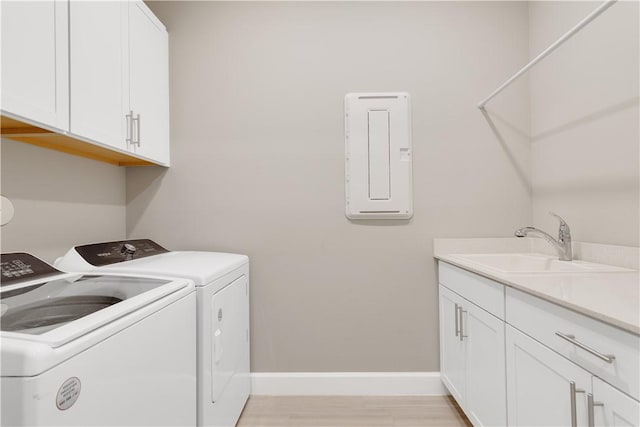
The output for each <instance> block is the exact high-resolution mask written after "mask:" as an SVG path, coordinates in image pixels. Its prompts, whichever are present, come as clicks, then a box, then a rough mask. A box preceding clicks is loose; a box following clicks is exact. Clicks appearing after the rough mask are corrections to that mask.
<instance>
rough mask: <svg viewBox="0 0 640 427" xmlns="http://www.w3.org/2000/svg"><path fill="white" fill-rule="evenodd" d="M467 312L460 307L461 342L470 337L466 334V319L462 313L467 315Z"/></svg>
mask: <svg viewBox="0 0 640 427" xmlns="http://www.w3.org/2000/svg"><path fill="white" fill-rule="evenodd" d="M466 312H467V310H463V309H462V306H460V341H463V340H464V339H465V338H467V337H468V336H467V335H465V334H464V319H463V318H462V313H466Z"/></svg>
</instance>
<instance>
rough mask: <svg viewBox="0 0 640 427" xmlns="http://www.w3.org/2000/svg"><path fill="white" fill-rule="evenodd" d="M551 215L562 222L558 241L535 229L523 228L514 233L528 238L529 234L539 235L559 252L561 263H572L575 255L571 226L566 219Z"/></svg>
mask: <svg viewBox="0 0 640 427" xmlns="http://www.w3.org/2000/svg"><path fill="white" fill-rule="evenodd" d="M549 215H553V216H555V217H556V218H557V219H558V221H560V228H559V229H558V240H556V239H554V238H553V237H552V236H550V235H549V234H547V233H545V232H544V231H542V230H539V229H537V228H535V227H523V228H519V229H517V230H516V231H515V233H513V234H514V235H515V236H516V237H526V236H527V234H529V233H536V234H539V235H540V237H542V238H543V239H545V240H546V241H547V242H549V243H550V244H551V246H553V247H554V248H556V250H557V251H558V258H559V259H560V260H561V261H571V260H572V259H573V253H572V251H571V229H569V224H567V223H566V222H565V220H564V219H562V218H561V217H560V215H557V214H555V213H553V212H549Z"/></svg>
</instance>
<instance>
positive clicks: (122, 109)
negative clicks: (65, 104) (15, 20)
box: [70, 1, 129, 150]
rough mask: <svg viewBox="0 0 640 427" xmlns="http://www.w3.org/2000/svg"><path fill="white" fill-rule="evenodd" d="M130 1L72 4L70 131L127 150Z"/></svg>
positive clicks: (75, 2)
mask: <svg viewBox="0 0 640 427" xmlns="http://www.w3.org/2000/svg"><path fill="white" fill-rule="evenodd" d="M127 15H128V9H127V3H126V2H119V1H104V2H102V1H100V2H90V1H71V5H70V23H71V25H70V46H71V57H70V59H71V60H70V64H71V65H70V69H71V85H70V87H71V132H72V133H74V134H76V135H79V136H82V137H84V138H87V139H90V140H92V141H95V142H98V143H101V144H105V145H109V146H111V147H115V148H118V149H121V150H126V149H127V145H126V137H127V136H126V132H127V127H126V126H127V124H128V123H127V119H126V114H127V112H128V111H127V110H128V106H129V88H128V83H129V82H128V78H127V67H128V64H127V54H126V52H127V26H128V19H127Z"/></svg>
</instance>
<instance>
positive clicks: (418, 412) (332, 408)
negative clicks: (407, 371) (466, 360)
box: [237, 396, 471, 427]
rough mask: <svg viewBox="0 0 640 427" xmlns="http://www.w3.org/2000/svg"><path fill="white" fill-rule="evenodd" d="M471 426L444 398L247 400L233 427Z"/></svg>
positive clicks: (263, 397) (265, 397) (288, 397)
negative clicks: (235, 425)
mask: <svg viewBox="0 0 640 427" xmlns="http://www.w3.org/2000/svg"><path fill="white" fill-rule="evenodd" d="M260 426H270V427H274V426H279V427H307V426H314V427H348V426H349V427H351V426H360V427H374V426H385V427H392V426H412V427H429V426H433V427H449V426H461V427H467V426H469V427H470V426H471V423H469V421H468V420H467V418H466V417H465V416H464V414H463V413H462V411H461V410H460V408H459V407H458V406H457V405H456V403H455V402H454V401H453V399H451V398H449V397H444V396H419V397H418V396H416V397H412V396H408V397H395V396H394V397H364V396H362V397H359V396H358V397H352V396H251V397H250V398H249V401H248V402H247V405H246V406H245V408H244V412H243V413H242V416H241V417H240V421H239V422H238V424H237V427H260Z"/></svg>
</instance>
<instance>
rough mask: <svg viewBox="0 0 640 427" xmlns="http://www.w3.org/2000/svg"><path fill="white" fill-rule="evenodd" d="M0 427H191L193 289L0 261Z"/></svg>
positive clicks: (15, 256) (186, 284) (180, 282)
mask: <svg viewBox="0 0 640 427" xmlns="http://www.w3.org/2000/svg"><path fill="white" fill-rule="evenodd" d="M0 264H1V266H2V283H1V286H0V308H1V311H0V330H1V331H0V347H1V350H0V351H1V356H2V357H1V362H0V374H1V378H0V387H1V389H2V390H1V391H2V393H1V401H0V402H1V411H0V413H1V415H0V421H1V425H3V426H9V425H12V426H13V425H15V426H20V425H28V426H54V425H64V426H91V425H102V426H105V425H109V426H134V425H137V426H148V425H187V426H188V425H195V424H196V417H195V409H196V408H195V406H196V405H195V385H196V357H195V351H194V346H195V341H196V334H195V332H194V328H195V320H196V319H195V316H194V313H193V311H194V308H195V304H196V296H195V287H194V285H193V282H192V281H190V280H187V279H175V278H168V279H167V278H159V277H143V276H140V275H138V276H123V275H115V274H101V275H91V276H85V275H82V274H65V273H62V272H60V271H58V270H56V269H54V268H53V267H51V266H50V265H48V264H46V263H45V262H43V261H41V260H39V259H38V258H36V257H33V256H31V255H29V254H26V253H11V254H2V256H1V259H0Z"/></svg>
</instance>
